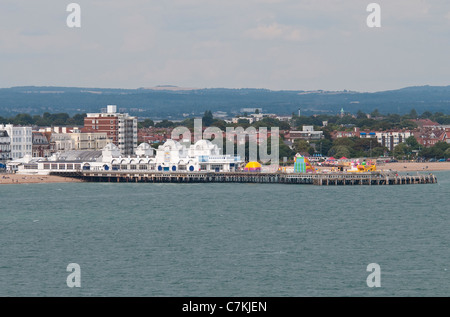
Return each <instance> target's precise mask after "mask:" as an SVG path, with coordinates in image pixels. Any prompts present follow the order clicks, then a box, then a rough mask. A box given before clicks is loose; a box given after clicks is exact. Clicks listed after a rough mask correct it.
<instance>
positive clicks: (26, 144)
mask: <svg viewBox="0 0 450 317" xmlns="http://www.w3.org/2000/svg"><path fill="white" fill-rule="evenodd" d="M0 130H5V131H6V132H7V133H8V135H9V138H10V140H11V143H10V148H11V159H18V158H22V157H24V156H25V155H30V156H31V155H32V151H33V140H32V138H33V137H32V129H31V127H18V126H14V125H12V124H6V125H3V124H0Z"/></svg>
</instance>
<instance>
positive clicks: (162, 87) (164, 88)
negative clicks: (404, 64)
mask: <svg viewBox="0 0 450 317" xmlns="http://www.w3.org/2000/svg"><path fill="white" fill-rule="evenodd" d="M27 87H31V88H60V89H64V88H70V89H103V90H162V91H172V90H173V91H178V90H185V91H186V90H187V91H189V90H208V89H224V90H241V89H248V90H266V91H271V92H283V91H293V92H311V93H314V92H319V91H321V92H342V93H361V94H364V93H377V92H389V91H397V90H402V89H408V88H447V87H450V84H447V85H445V84H444V85H430V84H423V85H413V86H402V87H398V88H393V89H386V90H377V91H358V90H352V89H343V90H326V89H313V90H305V89H270V88H263V87H183V86H176V85H170V84H164V85H156V86H153V87H137V88H124V87H101V86H98V87H94V86H92V87H87V86H61V85H44V86H41V85H19V86H10V87H0V89H15V88H27Z"/></svg>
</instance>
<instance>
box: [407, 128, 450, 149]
mask: <svg viewBox="0 0 450 317" xmlns="http://www.w3.org/2000/svg"><path fill="white" fill-rule="evenodd" d="M447 135H448V132H447V129H434V128H424V129H421V130H420V131H419V132H417V133H416V134H415V137H416V140H417V142H418V143H419V144H420V145H421V146H423V147H431V146H434V145H435V144H436V143H438V142H448V138H447Z"/></svg>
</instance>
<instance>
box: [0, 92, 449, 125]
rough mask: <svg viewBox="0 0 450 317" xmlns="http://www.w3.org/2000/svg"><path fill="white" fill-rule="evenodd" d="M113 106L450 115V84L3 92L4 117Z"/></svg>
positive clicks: (162, 114) (148, 111) (167, 112)
mask: <svg viewBox="0 0 450 317" xmlns="http://www.w3.org/2000/svg"><path fill="white" fill-rule="evenodd" d="M109 104H113V105H117V107H118V108H119V109H120V110H121V111H124V112H128V113H130V114H131V115H137V116H139V117H150V118H154V119H158V118H169V119H180V118H183V117H187V116H198V115H201V114H203V113H204V111H205V110H211V111H213V112H214V111H224V112H227V113H228V114H229V115H233V114H237V113H240V111H241V109H242V108H262V109H263V111H264V112H268V113H277V114H285V115H287V114H291V113H293V112H295V113H297V111H298V109H299V108H300V109H301V113H302V114H304V115H311V114H316V113H317V114H319V113H327V114H336V113H338V112H339V111H340V109H341V108H344V111H346V112H351V113H356V112H357V111H358V110H362V111H364V112H371V111H373V110H374V109H375V108H377V109H378V110H379V111H380V112H381V113H384V114H387V113H398V114H404V113H409V112H410V111H411V109H413V108H414V109H415V110H416V111H417V112H418V113H419V114H420V113H422V112H424V111H431V112H437V111H439V112H443V113H445V114H450V86H417V87H406V88H402V89H398V90H389V91H380V92H375V93H366V92H355V91H322V90H318V91H300V90H299V91H292V90H285V91H272V90H268V89H252V88H243V89H227V88H212V89H196V88H181V87H176V86H171V85H165V86H157V87H154V88H138V89H107V88H80V87H36V86H26V87H12V88H3V89H0V116H7V117H10V116H15V115H16V114H17V113H29V114H31V115H34V114H42V113H44V112H50V113H60V112H66V113H69V114H70V115H74V114H77V113H83V112H99V111H101V108H105V107H106V106H107V105H109Z"/></svg>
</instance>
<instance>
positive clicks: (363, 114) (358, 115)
mask: <svg viewBox="0 0 450 317" xmlns="http://www.w3.org/2000/svg"><path fill="white" fill-rule="evenodd" d="M356 119H367V115H366V114H365V113H364V112H362V111H361V110H358V112H357V113H356Z"/></svg>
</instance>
